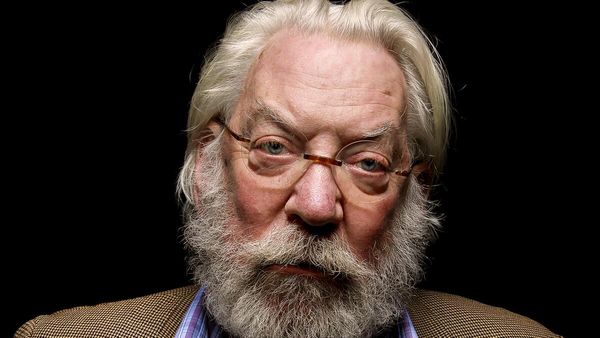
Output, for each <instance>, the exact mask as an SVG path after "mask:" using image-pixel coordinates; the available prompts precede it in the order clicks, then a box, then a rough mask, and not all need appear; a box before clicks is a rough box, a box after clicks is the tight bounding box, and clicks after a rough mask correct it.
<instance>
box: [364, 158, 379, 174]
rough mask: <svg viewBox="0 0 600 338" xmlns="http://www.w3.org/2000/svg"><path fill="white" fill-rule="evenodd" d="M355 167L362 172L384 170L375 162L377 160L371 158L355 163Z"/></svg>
mask: <svg viewBox="0 0 600 338" xmlns="http://www.w3.org/2000/svg"><path fill="white" fill-rule="evenodd" d="M357 166H358V167H359V168H360V169H362V170H365V171H370V172H374V171H381V170H383V169H384V167H383V165H382V164H381V163H379V162H377V160H375V159H372V158H366V159H364V160H361V161H360V162H358V163H357Z"/></svg>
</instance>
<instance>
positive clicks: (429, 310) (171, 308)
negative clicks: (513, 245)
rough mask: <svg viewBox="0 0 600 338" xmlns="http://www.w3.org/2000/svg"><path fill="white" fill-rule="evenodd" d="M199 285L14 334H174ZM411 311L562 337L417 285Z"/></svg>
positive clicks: (490, 333) (477, 333)
mask: <svg viewBox="0 0 600 338" xmlns="http://www.w3.org/2000/svg"><path fill="white" fill-rule="evenodd" d="M197 290H198V288H197V287H194V286H188V287H184V288H179V289H175V290H170V291H165V292H161V293H157V294H153V295H149V296H145V297H140V298H135V299H129V300H124V301H120V302H114V303H105V304H100V305H96V306H84V307H76V308H72V309H68V310H62V311H58V312H56V313H54V314H51V315H45V316H39V317H37V318H34V319H32V320H30V321H28V322H27V323H25V324H24V325H23V326H21V327H20V328H19V330H18V331H17V332H16V334H15V337H173V336H174V335H175V332H176V331H177V328H178V327H179V324H180V322H181V321H182V319H183V316H184V315H185V312H186V311H187V308H188V306H189V304H190V303H191V302H192V299H193V298H194V295H195V293H196V291H197ZM409 314H410V316H411V319H412V321H413V324H414V326H415V329H416V331H417V334H418V336H419V337H558V335H556V334H554V333H552V332H550V331H549V330H548V329H546V328H545V327H543V326H542V325H540V324H539V323H537V322H535V321H533V320H531V319H529V318H526V317H523V316H520V315H518V314H515V313H512V312H510V311H507V310H505V309H502V308H497V307H492V306H489V305H485V304H482V303H479V302H476V301H473V300H470V299H466V298H462V297H459V296H453V295H449V294H445V293H440V292H433V291H423V290H418V291H417V292H416V294H415V297H414V299H413V302H412V303H411V305H410V307H409Z"/></svg>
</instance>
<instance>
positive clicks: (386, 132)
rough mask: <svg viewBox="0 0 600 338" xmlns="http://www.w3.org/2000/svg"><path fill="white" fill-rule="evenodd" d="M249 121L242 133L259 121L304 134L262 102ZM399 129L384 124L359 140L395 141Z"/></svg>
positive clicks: (292, 132)
mask: <svg viewBox="0 0 600 338" xmlns="http://www.w3.org/2000/svg"><path fill="white" fill-rule="evenodd" d="M246 117H247V120H246V122H245V123H244V124H243V125H242V133H247V132H248V131H249V130H250V129H251V128H252V127H253V126H254V125H255V123H256V122H259V121H267V122H273V123H276V124H277V125H278V126H279V127H280V128H281V129H283V130H284V131H285V132H286V133H288V134H291V135H294V136H297V135H302V136H304V133H302V132H301V131H300V130H299V129H298V128H296V127H295V124H294V123H293V122H292V121H291V120H289V119H288V118H286V117H284V116H283V115H282V114H280V113H279V112H278V111H277V110H276V109H274V108H272V107H270V106H268V105H267V104H265V103H264V102H262V101H256V103H255V104H254V105H253V106H252V107H251V108H250V109H249V110H248V112H247V116H246ZM398 129H399V128H398V127H395V126H394V125H393V123H392V122H391V121H387V122H384V123H383V124H382V125H380V126H378V127H376V128H375V129H372V130H367V131H364V132H363V133H361V134H360V136H358V138H357V139H355V140H354V141H358V140H372V141H375V140H380V139H385V138H388V137H389V138H390V139H393V137H392V136H393V135H392V134H393V132H394V131H397V130H398Z"/></svg>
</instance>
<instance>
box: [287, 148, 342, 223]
mask: <svg viewBox="0 0 600 338" xmlns="http://www.w3.org/2000/svg"><path fill="white" fill-rule="evenodd" d="M307 156H308V157H307ZM305 159H307V160H309V161H308V162H307V163H306V168H305V170H304V172H303V174H302V176H301V177H300V178H299V180H298V181H297V182H296V183H295V186H294V193H295V195H296V196H295V198H294V203H293V204H294V205H295V207H294V209H295V212H296V213H297V214H298V216H300V217H302V218H303V219H304V220H305V221H306V222H308V223H310V224H313V225H321V224H326V223H332V222H337V221H339V220H337V218H336V217H337V214H338V213H339V211H338V210H337V209H338V206H337V204H338V202H339V199H340V198H341V193H340V191H339V188H338V186H337V182H336V181H335V177H334V176H335V175H334V173H333V170H335V169H334V167H335V166H337V162H336V160H334V159H331V158H327V157H322V156H317V155H305Z"/></svg>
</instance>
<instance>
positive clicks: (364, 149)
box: [215, 119, 414, 203]
mask: <svg viewBox="0 0 600 338" xmlns="http://www.w3.org/2000/svg"><path fill="white" fill-rule="evenodd" d="M215 122H217V123H218V124H219V125H221V126H222V127H223V128H224V129H225V130H227V132H228V134H229V135H231V136H232V137H233V138H234V139H235V140H237V141H238V142H239V145H240V148H239V152H238V151H236V152H235V154H232V158H235V159H240V160H242V161H243V163H244V165H245V166H246V168H247V169H248V172H249V175H250V177H252V178H253V179H254V180H256V181H257V184H259V185H260V186H261V187H263V188H265V189H288V188H290V187H291V186H293V185H294V184H295V183H296V182H297V181H298V180H299V179H300V178H301V177H302V176H303V174H304V172H306V170H307V169H308V168H309V167H310V165H311V164H322V165H329V166H331V167H332V173H333V175H334V177H335V181H336V183H337V185H338V187H339V189H340V191H341V192H342V195H343V196H344V197H345V198H347V199H351V200H352V201H353V202H355V203H373V202H377V201H380V200H381V199H383V198H385V197H386V196H389V194H390V193H391V192H393V191H395V192H397V191H398V190H397V188H398V187H399V186H400V185H401V184H403V182H404V181H405V180H406V179H407V177H408V176H409V175H410V173H411V171H412V168H413V166H414V164H409V163H407V161H403V158H402V157H401V156H394V155H393V154H394V152H393V149H391V147H390V145H389V144H387V143H385V142H380V141H376V140H369V139H366V140H359V141H355V142H351V143H349V144H347V145H345V146H344V147H342V148H341V149H340V150H339V151H338V152H337V154H336V155H335V157H333V158H331V157H326V156H320V155H314V154H308V153H306V152H305V151H304V148H305V145H306V140H305V138H303V137H302V136H299V135H297V133H292V132H290V131H289V128H286V127H285V126H283V125H282V124H281V123H279V122H274V121H255V122H253V123H252V126H251V128H248V130H247V131H246V132H245V133H244V135H241V134H239V133H236V132H234V131H233V130H231V128H229V126H228V125H227V124H225V123H224V122H223V121H221V120H217V119H215ZM402 163H405V167H406V168H404V169H402V168H400V165H401V164H402Z"/></svg>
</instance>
